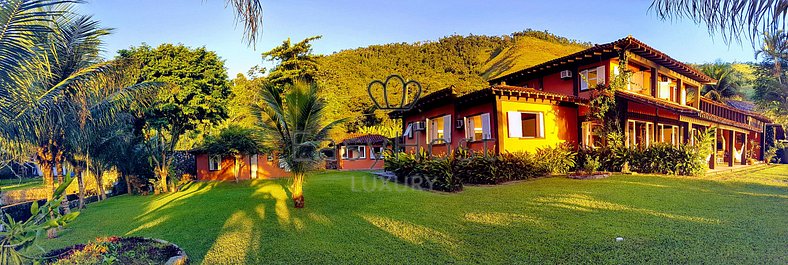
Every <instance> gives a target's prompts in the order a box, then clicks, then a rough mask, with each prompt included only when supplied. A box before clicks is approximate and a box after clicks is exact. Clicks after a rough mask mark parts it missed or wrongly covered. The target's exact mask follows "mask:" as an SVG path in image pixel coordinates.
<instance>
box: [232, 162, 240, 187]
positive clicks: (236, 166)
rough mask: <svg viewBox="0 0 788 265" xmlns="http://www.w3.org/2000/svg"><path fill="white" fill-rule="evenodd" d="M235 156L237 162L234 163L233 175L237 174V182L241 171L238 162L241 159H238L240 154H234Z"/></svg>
mask: <svg viewBox="0 0 788 265" xmlns="http://www.w3.org/2000/svg"><path fill="white" fill-rule="evenodd" d="M233 157H234V158H235V163H234V164H233V175H234V176H235V183H238V171H240V170H239V169H240V167H241V165H240V164H239V163H238V161H240V159H238V157H239V156H238V155H234V156H233Z"/></svg>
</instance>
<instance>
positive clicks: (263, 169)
mask: <svg viewBox="0 0 788 265" xmlns="http://www.w3.org/2000/svg"><path fill="white" fill-rule="evenodd" d="M195 160H196V164H197V179H198V180H235V174H234V173H233V169H234V166H235V158H233V157H231V156H226V157H223V158H222V168H221V169H219V170H209V168H210V167H209V166H208V154H195ZM238 161H239V162H240V165H241V166H240V167H239V170H238V179H239V180H247V179H251V176H252V171H251V163H250V156H242V157H241V158H240V159H238ZM257 161H258V162H257V178H262V179H266V178H277V177H286V176H288V175H289V173H288V172H286V171H284V170H283V169H281V168H279V161H278V160H277V159H276V158H274V161H268V158H267V155H265V154H260V155H258V156H257Z"/></svg>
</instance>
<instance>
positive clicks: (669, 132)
mask: <svg viewBox="0 0 788 265" xmlns="http://www.w3.org/2000/svg"><path fill="white" fill-rule="evenodd" d="M657 129H658V130H657V132H658V133H659V136H658V137H657V139H658V140H659V142H661V143H670V144H672V145H678V144H679V126H675V125H668V124H659V125H657Z"/></svg>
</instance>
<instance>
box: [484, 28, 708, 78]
mask: <svg viewBox="0 0 788 265" xmlns="http://www.w3.org/2000/svg"><path fill="white" fill-rule="evenodd" d="M622 49H623V50H627V51H629V52H631V53H634V54H637V55H639V56H641V57H643V58H646V59H649V60H651V61H654V62H655V63H657V64H660V65H663V66H665V67H666V68H668V69H670V70H673V71H675V72H677V73H679V74H682V75H685V76H687V77H690V78H692V79H694V80H695V81H698V82H700V83H715V82H716V81H717V80H714V78H711V77H709V76H707V75H706V74H704V73H703V72H701V71H698V70H697V69H695V68H693V67H691V66H688V65H686V64H684V63H682V62H680V61H678V60H676V59H673V58H671V57H670V56H668V55H666V54H664V53H663V52H661V51H659V50H657V49H654V48H652V47H651V46H648V45H646V44H645V43H643V42H641V41H640V40H638V39H635V38H633V37H632V36H627V37H625V38H622V39H619V40H616V41H613V42H610V43H605V44H598V45H595V46H594V47H591V48H588V49H586V50H582V51H579V52H576V53H573V54H570V55H567V56H564V57H559V58H556V59H553V60H550V61H547V62H544V63H541V64H538V65H534V66H531V67H528V68H525V69H522V70H519V71H516V72H514V73H511V74H508V75H505V76H501V77H496V78H493V79H491V80H489V82H490V83H491V84H495V83H500V82H506V81H508V80H516V79H523V78H529V77H536V76H538V75H540V74H542V73H544V72H548V71H555V70H556V69H558V68H562V67H565V66H567V65H570V64H574V65H582V64H586V63H591V62H594V60H595V57H596V61H598V57H597V56H602V55H605V56H607V57H610V56H618V51H619V50H622Z"/></svg>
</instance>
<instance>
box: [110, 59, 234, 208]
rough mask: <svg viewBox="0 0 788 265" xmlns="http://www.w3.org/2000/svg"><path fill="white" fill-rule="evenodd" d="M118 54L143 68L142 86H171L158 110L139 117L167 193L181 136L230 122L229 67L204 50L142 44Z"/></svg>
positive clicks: (160, 99) (161, 94) (159, 96)
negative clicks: (224, 121) (159, 83)
mask: <svg viewBox="0 0 788 265" xmlns="http://www.w3.org/2000/svg"><path fill="white" fill-rule="evenodd" d="M118 53H119V56H118V58H124V59H133V60H134V61H136V62H137V63H139V64H140V65H141V70H140V71H141V74H140V80H138V81H139V82H146V81H156V82H162V83H165V84H166V85H165V86H164V87H163V89H160V90H159V91H158V94H157V95H156V100H155V101H154V103H153V106H152V107H150V108H146V109H143V110H141V111H140V112H138V118H139V119H141V120H142V121H143V122H141V126H142V127H143V128H142V130H141V132H142V134H143V136H144V137H145V139H146V146H147V149H148V153H149V154H151V156H150V157H149V158H150V160H151V163H152V164H153V167H154V171H155V173H156V176H157V178H158V182H159V188H157V189H156V193H158V192H159V190H162V191H164V192H168V190H169V189H168V186H169V185H168V184H167V183H168V172H169V168H170V166H171V165H172V162H173V157H172V153H173V152H174V151H175V148H176V146H177V145H178V143H179V142H180V141H181V138H182V136H184V135H186V134H187V133H193V134H196V133H198V130H199V129H201V128H204V127H209V126H210V125H212V124H216V123H218V122H220V121H222V120H224V119H225V118H226V117H227V109H226V103H227V98H228V97H229V95H230V85H229V82H228V81H227V73H226V70H225V69H224V62H223V61H222V60H221V59H220V58H219V56H218V55H216V53H214V52H211V51H208V50H206V49H205V48H197V49H190V48H188V47H185V46H183V45H172V44H162V45H160V46H159V47H157V48H151V47H150V46H147V45H144V44H143V45H142V46H139V47H132V48H129V49H127V50H121V51H119V52H118ZM190 138H199V137H190ZM184 145H185V146H183V147H186V148H189V147H190V144H188V143H185V144H184ZM191 145H193V142H192V143H191Z"/></svg>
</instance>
